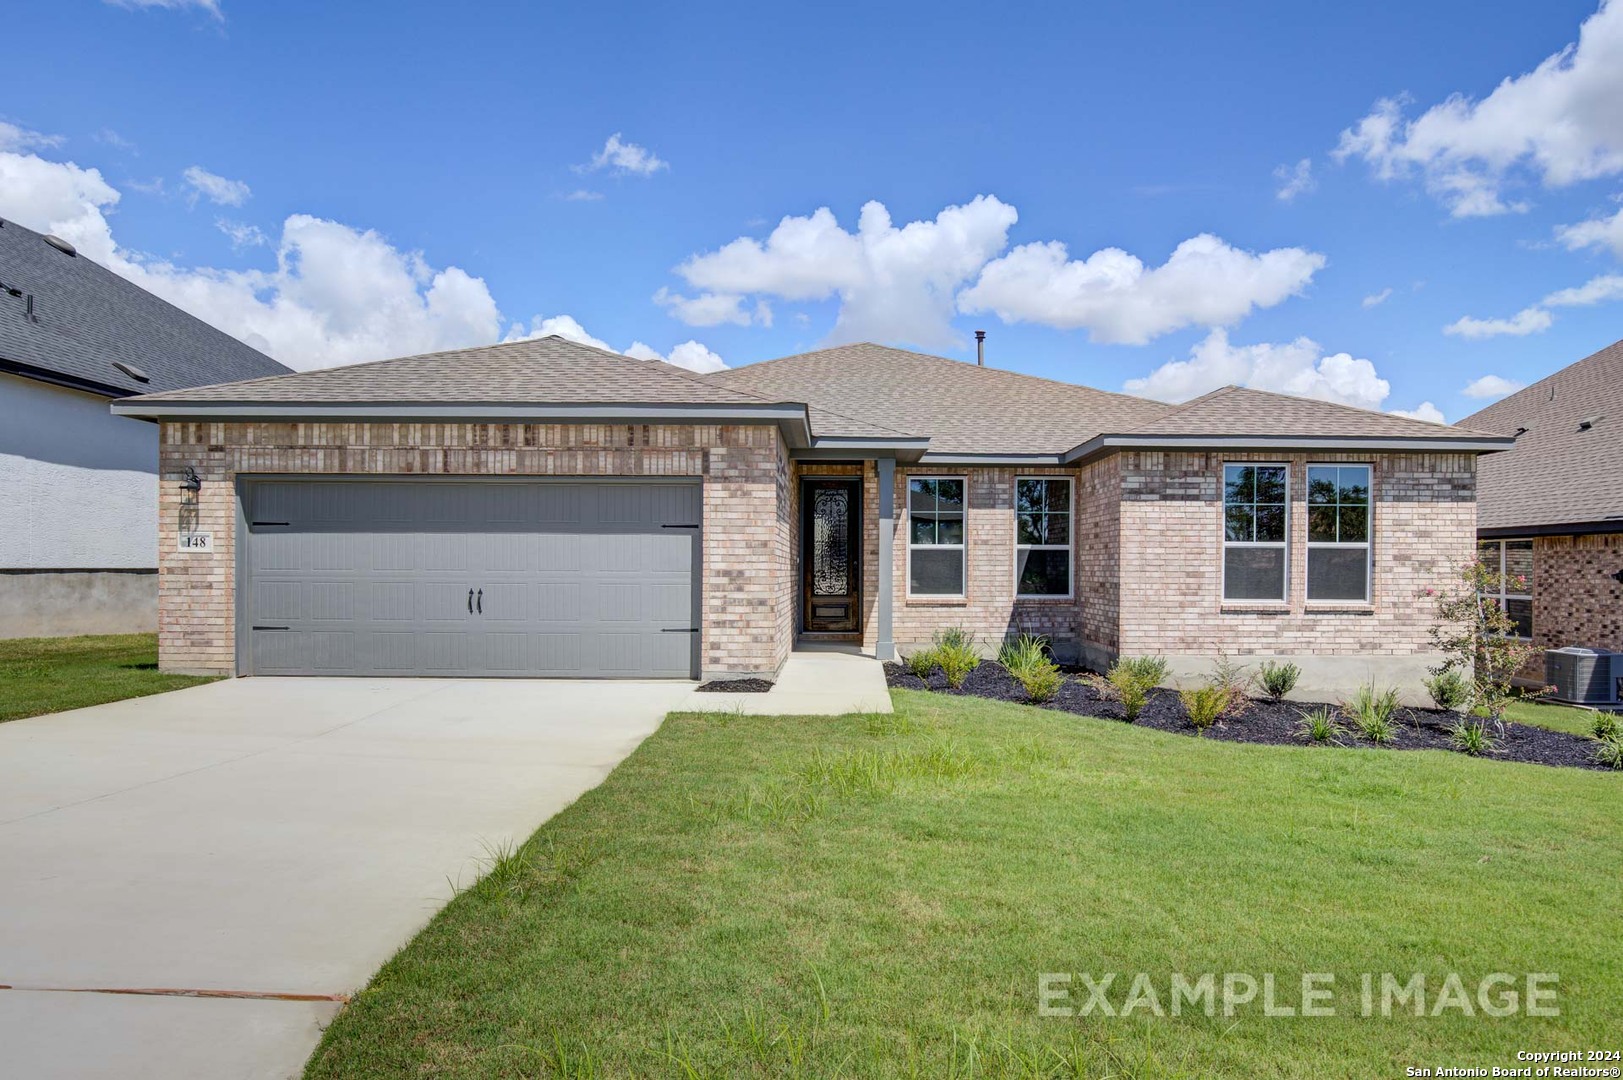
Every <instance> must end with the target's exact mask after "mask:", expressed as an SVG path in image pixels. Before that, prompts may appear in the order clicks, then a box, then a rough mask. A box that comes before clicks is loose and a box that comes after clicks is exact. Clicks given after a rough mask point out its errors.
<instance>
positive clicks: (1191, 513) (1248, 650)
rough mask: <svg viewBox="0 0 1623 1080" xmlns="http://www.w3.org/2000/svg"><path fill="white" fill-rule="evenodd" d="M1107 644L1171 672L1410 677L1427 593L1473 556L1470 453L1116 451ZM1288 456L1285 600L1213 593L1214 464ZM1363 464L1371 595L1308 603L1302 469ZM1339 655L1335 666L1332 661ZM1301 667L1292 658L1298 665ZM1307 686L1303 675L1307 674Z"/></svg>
mask: <svg viewBox="0 0 1623 1080" xmlns="http://www.w3.org/2000/svg"><path fill="white" fill-rule="evenodd" d="M1119 457H1120V459H1121V464H1120V471H1121V481H1120V482H1121V489H1122V502H1121V523H1120V535H1121V566H1122V584H1121V608H1120V612H1121V615H1120V642H1119V648H1120V651H1121V652H1122V653H1123V654H1126V655H1144V654H1159V655H1165V656H1167V657H1169V658H1170V659H1173V660H1174V661H1175V662H1174V665H1173V666H1174V669H1175V670H1185V671H1189V670H1195V669H1200V668H1203V666H1204V665H1203V664H1202V663H1201V662H1200V661H1203V660H1205V659H1209V658H1211V657H1214V656H1215V655H1216V654H1217V653H1218V652H1219V651H1223V652H1226V653H1228V654H1230V655H1231V656H1235V657H1238V658H1241V659H1243V658H1245V657H1248V656H1250V657H1261V656H1288V657H1291V658H1293V659H1295V658H1307V662H1303V666H1304V668H1307V667H1309V666H1311V665H1315V664H1316V667H1317V675H1316V677H1317V679H1318V681H1320V682H1321V683H1326V684H1328V683H1333V682H1337V681H1338V680H1339V681H1340V683H1342V684H1345V683H1347V682H1348V681H1349V680H1350V681H1353V682H1361V681H1366V680H1369V679H1373V680H1375V681H1380V682H1386V683H1389V684H1392V685H1404V686H1412V685H1414V684H1417V682H1418V678H1419V677H1420V675H1422V674H1423V673H1424V668H1425V665H1426V664H1427V663H1430V662H1434V658H1433V657H1432V655H1431V640H1430V636H1429V630H1430V627H1431V626H1432V624H1433V621H1434V613H1433V601H1432V600H1431V599H1429V598H1427V597H1425V596H1423V595H1422V590H1423V589H1425V588H1426V587H1428V586H1430V587H1433V588H1440V587H1447V586H1448V585H1449V584H1451V583H1452V582H1454V581H1455V580H1456V578H1455V574H1456V572H1457V568H1458V567H1459V566H1460V565H1461V564H1463V563H1465V562H1466V561H1468V560H1469V559H1470V558H1471V557H1472V555H1473V552H1474V546H1475V529H1476V503H1475V489H1476V483H1475V459H1474V457H1472V456H1471V455H1468V454H1370V455H1353V454H1312V455H1307V454H1272V455H1264V454H1205V453H1123V454H1121V455H1119ZM1234 461H1271V462H1286V463H1288V465H1289V477H1290V481H1289V482H1290V496H1289V497H1290V501H1291V508H1290V547H1289V587H1288V590H1287V599H1286V601H1285V602H1283V603H1278V604H1235V603H1225V602H1224V601H1223V599H1222V470H1223V464H1224V463H1225V462H1234ZM1309 461H1312V462H1347V463H1359V464H1366V463H1367V464H1370V465H1372V466H1373V468H1372V477H1371V484H1372V486H1373V491H1372V494H1371V499H1372V506H1373V515H1374V523H1373V530H1372V540H1373V545H1374V547H1373V552H1372V559H1373V575H1372V585H1371V594H1372V596H1371V602H1370V603H1368V604H1361V603H1352V604H1349V603H1336V604H1309V603H1308V602H1307V583H1306V576H1307V569H1306V568H1307V559H1306V545H1307V512H1306V511H1307V507H1306V497H1307V496H1306V480H1307V476H1306V474H1307V465H1308V463H1309ZM1337 658H1345V662H1343V663H1340V664H1336V663H1334V662H1333V661H1335V660H1336V659H1337ZM1299 662H1302V661H1299ZM1309 675H1310V678H1309V680H1308V681H1313V678H1314V677H1315V673H1313V672H1310V673H1309Z"/></svg>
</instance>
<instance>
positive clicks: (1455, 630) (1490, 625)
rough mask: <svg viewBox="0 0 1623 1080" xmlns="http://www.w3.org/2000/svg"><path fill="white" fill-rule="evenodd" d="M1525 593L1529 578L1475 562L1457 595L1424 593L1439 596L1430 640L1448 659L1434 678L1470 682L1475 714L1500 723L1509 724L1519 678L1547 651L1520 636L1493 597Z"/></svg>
mask: <svg viewBox="0 0 1623 1080" xmlns="http://www.w3.org/2000/svg"><path fill="white" fill-rule="evenodd" d="M1526 589H1527V582H1526V580H1525V579H1523V578H1521V577H1518V576H1516V575H1514V574H1501V573H1500V572H1499V571H1498V570H1495V569H1493V568H1492V567H1490V566H1488V565H1486V564H1485V563H1483V562H1481V561H1480V560H1472V561H1471V562H1468V563H1466V564H1465V565H1464V566H1463V567H1461V568H1460V571H1459V585H1457V586H1456V587H1455V588H1454V589H1453V590H1451V591H1448V592H1442V593H1438V592H1436V591H1435V590H1432V589H1427V590H1425V593H1426V595H1428V596H1434V597H1435V599H1436V605H1437V620H1438V621H1437V624H1436V625H1434V626H1433V627H1432V628H1431V639H1432V642H1433V643H1434V644H1435V645H1436V646H1437V649H1438V651H1439V652H1441V653H1443V654H1444V657H1445V659H1444V660H1443V663H1442V664H1441V665H1440V666H1439V667H1436V668H1433V669H1432V673H1433V674H1435V675H1441V674H1442V673H1443V672H1446V671H1453V672H1457V673H1458V674H1459V675H1460V677H1461V678H1464V679H1466V680H1468V681H1469V682H1470V685H1471V701H1472V703H1473V710H1475V709H1481V710H1483V712H1484V713H1485V714H1486V715H1487V717H1488V718H1489V719H1491V720H1494V721H1496V722H1502V721H1503V719H1504V715H1505V706H1506V705H1507V704H1508V703H1509V702H1510V698H1511V681H1512V680H1513V679H1514V678H1515V677H1516V673H1517V672H1518V671H1520V670H1521V669H1522V667H1523V666H1524V665H1526V664H1527V662H1528V661H1529V660H1531V659H1533V658H1534V657H1536V656H1538V655H1539V654H1540V653H1541V652H1542V651H1543V650H1542V649H1541V648H1540V647H1539V646H1537V645H1535V644H1533V643H1532V642H1530V641H1527V640H1525V639H1523V638H1520V637H1518V636H1516V621H1515V620H1514V619H1512V618H1511V617H1510V614H1509V612H1507V611H1505V609H1504V608H1502V607H1500V606H1499V605H1498V604H1497V603H1495V602H1494V601H1493V599H1492V598H1493V597H1494V596H1496V595H1499V594H1501V593H1505V592H1525V591H1526ZM1542 693H1544V691H1543V690H1537V691H1524V692H1523V696H1524V697H1537V696H1538V695H1539V694H1542Z"/></svg>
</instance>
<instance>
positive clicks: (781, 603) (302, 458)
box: [158, 422, 792, 677]
mask: <svg viewBox="0 0 1623 1080" xmlns="http://www.w3.org/2000/svg"><path fill="white" fill-rule="evenodd" d="M159 438H160V448H159V467H160V470H161V472H162V477H163V480H162V484H161V485H160V496H159V508H158V513H159V537H160V541H159V590H158V591H159V597H158V648H159V662H160V665H161V666H162V667H163V668H165V669H166V670H201V671H215V672H231V671H234V670H235V666H236V661H235V648H236V642H235V615H236V613H235V609H234V600H233V593H234V581H235V566H236V542H237V538H236V535H235V532H236V517H237V511H236V498H237V495H236V484H235V480H236V477H237V476H238V475H239V474H245V473H246V474H263V473H276V474H289V473H324V474H343V475H357V476H366V475H402V474H404V475H414V474H417V475H431V476H470V477H478V476H695V477H702V478H703V479H704V553H703V554H704V564H703V581H702V584H701V587H702V590H703V608H704V612H705V619H704V626H703V628H702V631H701V634H700V655H701V658H702V659H701V666H702V668H703V670H704V673H705V676H706V677H711V676H714V675H722V674H733V675H738V674H763V673H764V674H771V673H774V672H776V670H777V669H778V667H779V666H780V665H781V664H782V662H783V659H784V657H786V656H787V655H788V651H789V648H790V637H789V634H788V628H789V627H790V619H791V618H792V615H791V614H790V613H789V612H788V611H786V610H785V607H786V602H787V601H788V598H789V597H791V596H792V591H791V590H792V570H791V568H790V566H789V565H788V558H787V557H788V551H789V544H790V542H791V540H790V534H791V531H792V530H791V528H790V525H789V523H790V521H791V520H792V519H791V518H790V516H789V508H788V506H787V492H788V487H789V481H788V473H789V468H788V460H787V456H786V453H785V450H784V447H783V445H782V440H781V439H780V438H779V436H778V432H777V429H776V428H773V427H770V426H756V425H749V426H714V425H646V424H637V425H626V424H386V423H385V424H366V423H331V424H281V423H253V424H238V423H218V424H216V423H209V424H204V423H190V422H188V423H166V424H163V425H162V430H161V432H160V436H159ZM187 466H191V467H192V468H195V469H196V470H197V473H198V476H200V477H201V478H202V480H203V490H202V492H201V494H200V496H199V498H198V500H197V502H196V505H191V506H183V505H182V498H183V497H182V493H181V491H180V490H179V487H178V481H179V480H180V478H181V476H182V474H183V473H184V470H185V469H186V467H187ZM192 530H197V531H207V532H211V533H213V535H214V550H213V551H212V552H210V553H206V554H205V553H200V552H184V553H183V552H179V551H177V549H176V543H175V538H176V534H177V533H178V532H180V531H192ZM790 610H791V611H792V608H791V609H790Z"/></svg>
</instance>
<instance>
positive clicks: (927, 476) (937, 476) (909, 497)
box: [902, 473, 969, 601]
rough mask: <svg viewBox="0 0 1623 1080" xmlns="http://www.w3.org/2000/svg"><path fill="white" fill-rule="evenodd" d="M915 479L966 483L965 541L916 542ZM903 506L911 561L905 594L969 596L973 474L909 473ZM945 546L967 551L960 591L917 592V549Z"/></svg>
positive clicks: (905, 573) (938, 597)
mask: <svg viewBox="0 0 1623 1080" xmlns="http://www.w3.org/2000/svg"><path fill="white" fill-rule="evenodd" d="M915 480H957V481H960V482H961V483H962V484H963V485H964V542H963V543H961V544H914V543H913V481H915ZM902 508H903V509H904V510H905V511H906V512H907V517H906V518H905V519H904V521H903V524H904V525H905V526H906V530H907V531H906V533H905V534H904V535H905V536H906V538H907V565H906V566H905V567H904V568H903V582H902V583H903V585H905V586H906V592H905V594H904V595H905V596H906V597H907V599H909V600H913V599H919V600H926V601H928V600H967V599H969V474H968V473H908V474H907V476H906V477H905V482H904V483H903V484H902ZM914 547H921V548H941V549H945V550H947V551H952V550H954V549H956V550H958V551H960V552H962V553H963V564H962V565H963V581H962V585H961V587H960V589H959V591H958V592H955V593H915V592H914V591H913V549H914Z"/></svg>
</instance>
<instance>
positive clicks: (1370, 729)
mask: <svg viewBox="0 0 1623 1080" xmlns="http://www.w3.org/2000/svg"><path fill="white" fill-rule="evenodd" d="M1341 711H1342V712H1344V713H1346V714H1347V716H1348V718H1349V719H1351V720H1352V722H1353V726H1354V727H1356V728H1357V729H1358V732H1359V734H1361V735H1363V736H1364V738H1366V739H1368V740H1369V741H1370V742H1372V743H1374V744H1375V745H1376V746H1386V745H1388V744H1389V743H1391V742H1393V741H1394V740H1395V739H1396V738H1397V722H1396V717H1397V712H1398V692H1397V691H1396V690H1376V689H1375V687H1374V686H1371V685H1369V684H1367V683H1366V684H1365V685H1363V686H1360V687H1359V688H1358V691H1357V693H1355V694H1353V696H1352V697H1351V698H1349V699H1348V700H1347V701H1344V702H1342V704H1341Z"/></svg>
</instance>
